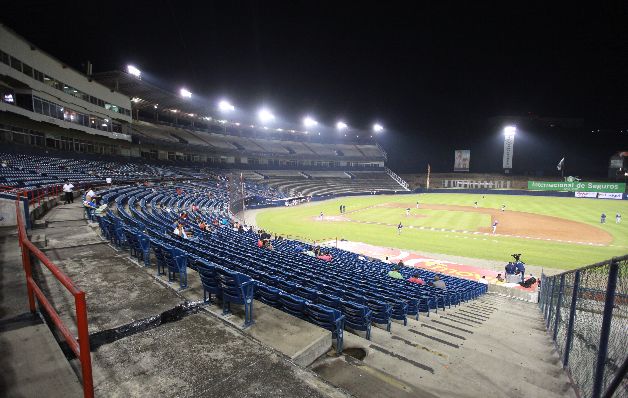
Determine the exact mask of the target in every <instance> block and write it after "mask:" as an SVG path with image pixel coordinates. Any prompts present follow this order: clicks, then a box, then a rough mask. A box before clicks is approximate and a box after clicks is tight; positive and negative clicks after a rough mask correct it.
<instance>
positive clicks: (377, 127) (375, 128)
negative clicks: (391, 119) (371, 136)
mask: <svg viewBox="0 0 628 398" xmlns="http://www.w3.org/2000/svg"><path fill="white" fill-rule="evenodd" d="M373 131H374V132H376V133H381V132H382V131H384V126H382V125H381V124H379V123H375V124H374V125H373Z"/></svg>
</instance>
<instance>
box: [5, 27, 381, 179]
mask: <svg viewBox="0 0 628 398" xmlns="http://www.w3.org/2000/svg"><path fill="white" fill-rule="evenodd" d="M0 61H1V62H0V90H2V93H1V94H2V96H1V101H0V140H1V141H2V142H5V143H7V144H6V145H12V144H18V145H19V144H25V145H29V146H33V147H37V148H40V149H45V150H58V151H69V152H80V153H94V154H104V155H117V156H123V157H129V158H144V159H151V160H163V161H189V162H201V163H207V164H209V165H211V166H212V167H225V168H237V169H247V168H261V169H268V168H270V169H279V168H292V169H295V168H300V169H329V168H339V169H367V170H373V169H379V170H383V168H384V162H385V160H386V153H385V152H384V150H383V149H382V148H381V147H380V146H379V145H377V144H376V143H375V142H374V141H373V140H371V139H370V138H368V135H364V134H363V135H362V137H363V138H361V139H360V138H359V137H356V138H347V139H343V140H342V141H339V140H336V141H334V142H331V141H333V140H330V138H329V137H327V138H326V137H321V136H318V135H315V134H309V135H308V134H307V132H303V131H298V130H295V129H294V128H290V127H293V126H286V128H285V129H284V128H281V127H279V126H275V127H274V128H272V129H269V128H268V127H265V126H254V125H250V124H248V123H244V122H243V123H240V122H238V121H229V122H227V121H226V120H219V119H216V118H214V117H212V116H211V115H208V114H207V113H204V112H203V111H204V110H207V109H208V107H207V106H205V104H200V103H199V102H198V101H185V100H183V99H182V98H181V97H180V96H179V95H176V94H174V93H171V92H168V91H165V90H163V89H161V88H159V87H156V86H154V85H152V84H150V83H147V82H145V81H143V80H141V79H140V78H139V77H136V76H134V75H132V74H130V73H127V72H122V71H112V72H107V73H101V74H96V75H91V74H90V75H85V74H82V73H80V72H78V71H76V70H73V69H72V68H70V67H69V66H68V65H66V64H64V63H63V62H62V61H60V60H57V59H55V58H54V57H52V56H50V55H48V54H46V53H45V52H43V51H41V50H39V49H38V48H37V47H36V46H35V45H33V44H31V43H29V42H28V41H26V40H25V39H23V38H21V37H20V36H19V35H17V34H16V33H14V32H13V31H11V30H10V29H8V28H7V27H6V26H4V25H0ZM88 72H91V71H88ZM6 145H5V146H6Z"/></svg>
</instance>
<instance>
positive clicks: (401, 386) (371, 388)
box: [312, 356, 436, 398]
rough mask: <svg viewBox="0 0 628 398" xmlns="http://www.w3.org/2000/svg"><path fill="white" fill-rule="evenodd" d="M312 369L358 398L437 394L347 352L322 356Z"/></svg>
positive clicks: (432, 396)
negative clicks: (400, 378) (344, 354)
mask: <svg viewBox="0 0 628 398" xmlns="http://www.w3.org/2000/svg"><path fill="white" fill-rule="evenodd" d="M312 370H314V371H315V372H316V373H318V375H319V376H321V377H322V378H323V379H325V380H327V381H328V382H329V383H331V384H333V385H334V386H336V387H339V388H342V389H344V390H346V391H348V392H349V393H350V394H351V395H352V396H354V397H357V398H371V397H378V398H380V397H381V398H411V397H425V398H436V395H433V394H430V393H428V392H426V391H424V390H423V389H422V388H420V387H419V386H413V385H410V384H408V383H406V382H404V381H402V380H399V379H397V378H395V377H393V376H391V375H390V374H389V373H386V372H382V371H380V370H378V369H376V368H373V367H371V366H369V365H367V364H366V363H364V362H363V361H361V360H359V359H355V358H353V357H350V356H343V357H340V358H325V359H324V360H322V361H320V362H317V363H316V365H315V366H314V367H313V368H312Z"/></svg>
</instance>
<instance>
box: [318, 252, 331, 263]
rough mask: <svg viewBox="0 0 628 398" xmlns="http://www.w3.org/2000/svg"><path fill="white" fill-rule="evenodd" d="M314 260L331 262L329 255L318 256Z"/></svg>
mask: <svg viewBox="0 0 628 398" xmlns="http://www.w3.org/2000/svg"><path fill="white" fill-rule="evenodd" d="M316 258H318V259H319V260H323V261H327V262H330V261H331V260H332V257H331V254H329V253H322V254H319V255H318V256H316Z"/></svg>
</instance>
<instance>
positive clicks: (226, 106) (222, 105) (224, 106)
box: [218, 99, 235, 113]
mask: <svg viewBox="0 0 628 398" xmlns="http://www.w3.org/2000/svg"><path fill="white" fill-rule="evenodd" d="M218 109H219V110H220V112H225V113H226V112H233V111H235V106H233V105H232V104H231V103H230V102H229V101H227V100H224V99H223V100H220V101H219V102H218Z"/></svg>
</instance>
